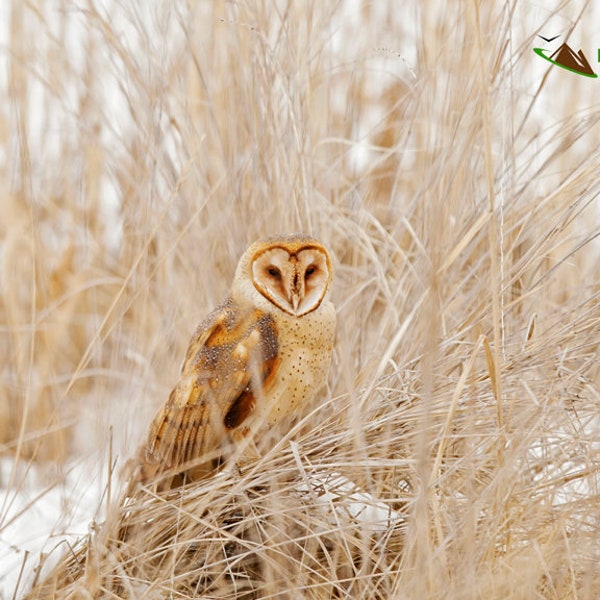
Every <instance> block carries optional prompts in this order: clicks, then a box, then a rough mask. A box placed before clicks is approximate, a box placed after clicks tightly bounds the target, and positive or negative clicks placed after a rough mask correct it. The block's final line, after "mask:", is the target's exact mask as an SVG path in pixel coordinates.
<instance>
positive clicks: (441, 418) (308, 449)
mask: <svg viewBox="0 0 600 600" xmlns="http://www.w3.org/2000/svg"><path fill="white" fill-rule="evenodd" d="M6 4H7V5H8V7H9V9H10V10H9V11H8V12H7V15H6V17H7V20H6V23H7V31H8V35H9V38H8V40H7V44H6V48H5V49H3V56H4V58H5V60H6V65H7V75H6V79H5V80H4V81H2V87H1V93H2V97H3V102H2V106H3V108H2V110H1V113H0V136H1V142H2V148H3V151H2V153H1V156H0V182H1V185H2V188H1V189H0V203H1V215H2V216H1V219H0V231H1V241H0V244H1V245H0V257H1V260H2V263H1V267H0V278H1V279H0V290H1V295H0V356H1V365H2V369H1V378H0V444H1V445H0V451H1V453H2V457H4V458H8V459H10V462H11V464H13V465H14V468H13V470H12V473H11V475H10V476H9V477H8V479H7V480H5V481H0V485H2V486H3V490H2V494H3V496H4V498H5V500H4V502H0V537H1V536H2V530H3V528H4V527H7V526H8V524H9V522H12V521H11V520H10V519H9V518H8V517H7V515H9V513H10V511H9V508H10V506H11V503H12V500H13V499H14V498H15V497H16V495H18V494H19V493H20V490H21V489H23V486H25V485H26V483H27V481H28V477H31V473H32V472H34V471H36V472H42V473H44V474H45V475H44V477H45V482H46V483H45V484H46V485H47V486H48V487H53V486H60V485H61V477H63V476H64V474H65V473H67V472H68V471H69V469H70V468H71V465H72V464H74V463H76V462H77V461H78V460H81V457H87V460H88V461H92V462H93V460H96V461H97V462H98V463H99V464H100V466H101V467H102V477H103V478H104V483H105V485H106V492H105V494H104V495H103V496H102V497H100V496H99V497H98V498H97V503H96V505H95V506H90V508H89V513H90V522H92V520H93V519H94V516H95V515H96V514H98V513H97V511H98V510H100V513H99V514H100V517H98V519H97V521H96V522H95V523H92V524H91V527H90V534H89V535H88V536H84V537H82V538H81V540H80V542H79V543H78V544H76V545H75V547H72V548H69V549H68V550H66V549H65V547H64V545H60V544H59V543H58V542H59V540H60V538H61V533H62V532H61V531H57V530H56V529H55V530H54V531H53V533H52V540H53V541H52V543H51V544H50V546H46V548H45V554H43V555H41V556H32V555H30V556H28V557H27V556H26V557H25V558H27V560H25V565H24V568H23V572H22V576H21V578H20V581H19V582H18V589H17V590H15V595H16V597H19V596H21V595H22V594H24V593H25V592H27V591H28V590H31V589H32V586H33V591H32V592H31V594H30V596H29V597H30V598H40V599H41V598H44V599H46V598H54V597H57V598H61V597H69V598H117V597H119V598H189V597H199V596H201V597H205V598H267V597H268V598H271V597H289V598H300V597H302V598H315V599H317V598H318V599H321V598H364V599H366V598H382V599H387V598H411V599H412V598H415V599H416V598H451V599H457V600H458V599H461V600H462V599H464V598H495V599H512V598H515V599H516V598H522V599H529V598H544V599H546V598H547V599H565V598H573V599H575V598H576V599H579V600H581V599H593V598H598V597H599V596H600V576H599V571H600V569H599V567H598V564H599V562H598V561H599V560H600V556H599V555H600V536H599V535H598V533H599V532H598V527H599V523H598V519H599V518H600V504H599V502H598V494H599V490H598V486H599V469H600V443H599V442H598V438H599V434H600V432H599V429H600V419H599V415H600V379H599V375H600V373H599V364H600V363H599V360H598V351H599V348H598V341H599V340H600V308H599V306H598V294H599V290H600V287H599V284H600V272H599V271H598V268H597V262H598V251H597V246H596V245H595V243H594V242H593V238H594V236H595V235H597V233H598V232H599V231H600V229H599V227H598V226H599V224H600V220H599V218H598V210H597V206H596V205H597V202H598V193H599V192H600V179H599V178H598V164H599V161H600V153H599V149H598V143H599V142H600V131H599V127H598V118H599V113H598V111H597V110H594V109H593V107H592V105H591V101H590V100H587V99H589V98H594V97H595V98H597V97H598V94H599V93H600V84H599V83H598V81H599V80H594V79H585V78H583V77H578V76H577V75H575V74H573V73H569V72H568V71H564V70H560V69H558V68H556V67H552V66H551V65H550V63H546V64H544V61H542V60H541V59H540V58H539V57H536V56H535V55H534V54H533V53H532V51H531V48H532V47H533V46H534V45H543V43H542V42H541V41H540V40H539V39H538V40H537V41H538V42H539V44H537V43H536V42H535V41H534V40H535V34H536V33H537V32H538V31H539V32H541V33H543V34H546V35H547V36H550V35H551V34H553V33H558V32H555V31H549V30H547V29H544V27H545V26H546V21H545V20H546V19H555V20H556V19H559V18H560V19H563V20H564V23H566V25H565V26H564V27H563V31H562V33H563V34H564V33H566V31H567V30H569V29H570V30H572V33H571V37H570V38H569V42H570V43H572V45H573V48H574V49H575V50H577V49H578V48H579V47H582V48H583V49H584V51H585V52H586V54H587V55H588V58H592V57H593V54H594V52H595V46H594V44H595V45H598V44H600V39H593V38H592V37H590V36H591V34H595V35H597V31H591V30H588V29H589V28H591V27H592V25H591V24H590V23H591V22H592V21H593V20H592V19H590V18H588V16H587V14H586V13H585V11H584V12H583V13H581V14H578V13H570V12H569V11H572V10H573V7H571V6H570V5H571V4H574V3H563V4H566V5H563V6H561V7H560V9H557V12H556V13H555V14H551V13H549V12H545V10H544V9H537V12H535V11H534V9H533V8H531V6H530V5H529V4H527V7H529V8H527V7H526V6H521V4H524V3H519V6H515V5H516V4H517V3H509V4H506V3H504V2H499V1H497V2H476V1H464V2H463V1H461V2H456V3H454V2H434V0H428V1H425V2H416V1H415V2H414V3H410V2H406V3H396V2H384V1H382V2H379V1H377V2H360V3H359V2H353V1H352V0H347V1H341V2H310V1H309V0H302V1H298V2H296V1H293V2H292V1H289V2H288V1H286V0H284V1H275V0H264V1H260V0H255V1H254V0H248V1H242V2H225V1H222V2H220V1H217V2H213V1H212V0H210V1H209V0H206V1H201V2H183V1H179V0H171V1H166V2H154V3H146V2H144V1H143V0H132V1H130V2H106V3H104V4H103V5H102V4H101V3H100V2H95V1H93V0H89V1H85V0H83V1H82V2H76V1H74V0H73V1H71V0H55V1H50V0H48V1H44V0H40V1H39V2H32V3H25V2H21V1H20V0H14V1H12V2H9V3H6ZM400 6H401V7H400ZM588 8H589V7H588ZM7 10H8V8H7ZM528 10H529V11H530V12H527V11H528ZM589 10H591V8H589ZM569 19H570V21H569ZM586 36H587V37H586ZM563 41H564V39H563ZM592 65H593V66H597V65H595V63H592ZM297 230H302V231H305V232H308V233H312V234H313V235H315V236H316V237H318V238H319V239H321V240H322V241H323V242H324V243H325V244H326V245H327V246H328V247H329V248H330V249H331V251H332V254H333V256H334V261H335V282H334V291H333V300H334V302H335V303H336V306H337V308H338V323H339V326H338V331H337V339H336V347H335V351H334V359H333V364H332V369H331V373H330V380H329V386H328V389H327V390H324V391H323V395H322V402H321V403H320V405H319V407H318V409H317V410H315V411H314V412H313V413H312V414H310V415H309V416H308V417H307V418H306V419H305V420H304V422H303V423H301V424H300V425H299V426H297V427H296V428H295V429H294V430H293V431H291V432H289V434H288V435H286V436H285V437H284V438H283V439H282V440H281V442H280V443H279V444H278V445H277V446H276V447H275V449H274V450H273V451H272V452H270V453H269V454H267V455H265V456H263V457H262V458H261V459H260V460H259V462H258V463H257V464H255V465H253V466H252V467H251V468H248V469H247V470H245V471H244V472H243V473H240V472H239V471H238V470H235V469H234V470H232V471H229V472H228V471H225V472H223V473H222V474H220V475H219V476H218V477H216V478H215V479H210V480H207V481H205V482H203V483H201V484H198V485H192V486H190V487H187V488H185V489H184V490H182V491H178V492H176V493H172V494H171V495H162V496H160V495H159V496H152V495H148V497H145V498H139V499H137V500H136V501H135V502H130V503H128V504H126V505H122V504H120V503H119V494H120V491H119V490H122V488H123V485H124V480H125V478H126V474H125V472H124V471H123V465H124V463H125V461H126V459H127V458H128V457H129V456H131V455H132V454H133V453H134V451H135V448H136V447H137V445H138V443H139V441H140V440H141V438H142V436H143V434H144V432H145V430H146V428H147V427H148V424H149V420H150V418H151V416H152V414H153V412H154V411H155V410H156V409H157V407H158V406H159V405H160V404H161V403H162V402H163V401H164V400H165V399H166V397H167V395H168V393H169V389H170V387H171V386H172V385H173V384H174V382H175V380H176V377H177V369H178V367H179V364H180V361H181V360H182V358H183V355H184V352H185V348H186V345H187V342H188V339H189V336H190V335H191V333H192V331H193V329H194V327H195V325H196V323H197V322H198V321H199V320H200V318H202V317H203V316H204V315H205V314H206V313H207V312H208V311H209V310H210V309H211V308H213V307H214V306H215V305H216V304H217V303H218V302H219V301H220V300H221V299H222V298H223V296H224V294H225V293H226V291H227V289H228V287H229V283H230V281H231V278H232V275H233V269H234V267H235V265H236V262H237V259H238V257H239V255H240V253H241V252H242V251H243V249H244V248H245V247H246V246H247V244H248V243H250V242H252V241H253V240H255V239H256V238H258V237H261V236H264V235H267V234H272V233H276V232H288V231H297ZM94 453H95V454H94ZM340 476H341V477H343V478H345V479H344V481H346V484H345V485H342V486H340V487H339V488H336V487H335V485H334V486H333V488H332V487H331V485H329V484H327V478H330V479H331V478H336V477H338V480H339V478H340ZM350 482H351V483H350ZM352 485H353V486H355V491H356V492H357V493H359V494H360V498H361V502H363V503H364V504H365V505H368V504H373V505H376V506H377V507H379V511H380V513H381V510H382V507H384V508H389V515H388V519H387V522H385V523H384V522H383V521H382V520H381V519H380V521H379V522H378V523H377V524H375V525H373V524H372V523H367V522H366V521H365V519H364V518H363V517H361V516H360V515H357V514H356V512H352V511H349V510H348V498H345V495H347V492H344V490H347V489H348V487H349V486H352ZM325 488H327V489H325ZM33 501H34V499H32V503H33ZM384 512H385V511H384ZM18 518H19V519H25V520H26V519H27V511H25V512H24V513H23V514H21V515H20V516H18ZM48 519H49V520H50V521H51V520H52V515H49V516H48ZM12 543H14V544H15V545H16V546H18V545H19V541H18V540H12ZM50 548H51V549H52V552H50ZM65 550H66V551H65ZM48 553H50V555H51V556H50V559H48V557H47V555H48ZM63 553H64V557H63V558H60V555H62V554H63ZM37 563H40V565H38V567H36V564H37ZM11 595H12V594H11Z"/></svg>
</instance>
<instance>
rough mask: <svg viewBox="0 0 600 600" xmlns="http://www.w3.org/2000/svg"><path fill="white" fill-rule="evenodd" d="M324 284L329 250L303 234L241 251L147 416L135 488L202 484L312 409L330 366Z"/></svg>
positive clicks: (331, 323)
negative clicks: (163, 396)
mask: <svg viewBox="0 0 600 600" xmlns="http://www.w3.org/2000/svg"><path fill="white" fill-rule="evenodd" d="M331 278H332V268H331V260H330V258H329V254H328V252H327V250H326V249H325V248H324V246H322V245H321V244H320V243H319V242H317V241H316V240H314V239H313V238H310V237H308V236H305V235H302V234H296V235H290V236H281V237H274V238H269V239H267V240H263V241H258V242H255V243H254V244H252V245H251V246H250V247H249V248H248V249H247V250H246V252H245V253H244V255H243V256H242V258H241V259H240V262H239V264H238V267H237V270H236V273H235V277H234V280H233V284H232V287H231V291H230V295H229V297H228V298H227V300H225V302H224V303H223V304H222V305H221V306H219V307H218V308H216V309H215V310H214V311H213V312H212V313H211V314H210V315H209V316H208V317H207V318H206V319H205V320H204V321H203V322H202V323H201V324H200V326H199V327H198V329H197V331H196V333H195V334H194V336H193V338H192V341H191V342H190V345H189V348H188V350H187V353H186V356H185V360H184V363H183V366H182V369H181V376H180V378H179V381H178V382H177V384H176V386H175V388H174V389H173V391H172V392H171V395H170V397H169V400H168V401H167V402H166V403H165V404H164V406H163V407H162V408H161V409H160V410H159V412H158V414H157V415H156V416H155V417H154V420H153V422H152V425H151V428H150V433H149V435H148V439H147V442H146V444H145V446H144V447H143V448H142V451H141V453H140V463H141V465H140V467H141V479H142V480H143V481H149V480H157V479H160V478H161V477H165V479H164V481H166V482H168V483H167V485H171V486H172V485H174V484H173V476H178V477H180V476H181V474H183V473H184V474H185V475H186V476H187V477H188V478H191V479H193V478H197V477H201V476H204V475H206V474H207V473H210V472H211V471H212V470H214V468H215V467H216V465H217V464H218V463H219V462H222V461H223V460H224V459H226V458H227V456H228V455H229V454H230V453H231V452H232V451H234V450H235V449H236V448H237V447H238V445H239V444H240V443H242V442H243V443H246V444H248V443H250V444H252V443H253V442H254V441H255V438H258V437H260V434H261V433H264V432H266V431H269V430H270V429H271V428H273V427H274V426H276V425H277V424H278V423H280V422H282V421H284V420H286V419H290V418H293V417H296V416H300V415H302V414H304V413H305V412H306V411H307V410H309V409H310V407H311V404H312V402H313V400H314V399H315V397H316V394H317V392H318V391H319V390H320V388H321V387H322V386H323V384H324V383H325V380H326V378H327V372H328V370H329V364H330V361H331V351H332V347H333V338H334V333H335V309H334V307H333V304H332V303H331V302H330V301H329V299H328V296H329V286H330V284H331ZM256 441H259V440H256Z"/></svg>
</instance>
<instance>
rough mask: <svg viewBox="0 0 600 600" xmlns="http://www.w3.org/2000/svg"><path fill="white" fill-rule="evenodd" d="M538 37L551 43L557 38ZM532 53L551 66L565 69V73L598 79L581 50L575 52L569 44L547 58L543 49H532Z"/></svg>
mask: <svg viewBox="0 0 600 600" xmlns="http://www.w3.org/2000/svg"><path fill="white" fill-rule="evenodd" d="M539 37H541V38H542V39H543V40H546V41H551V40H554V39H556V38H557V37H558V36H554V37H553V38H545V37H543V36H541V35H540V36H539ZM533 51H534V52H535V53H536V54H537V55H538V56H541V57H542V58H543V59H545V60H547V61H549V62H551V63H552V64H553V65H556V66H557V67H561V68H563V69H567V71H571V72H573V73H577V75H583V76H584V77H592V78H596V77H598V75H596V73H594V70H593V69H592V67H591V66H590V63H589V62H588V59H587V58H586V57H585V54H584V53H583V50H581V49H580V50H579V52H575V51H574V50H573V49H572V48H571V46H569V44H566V43H565V44H562V45H561V46H560V47H559V48H558V49H557V50H555V51H554V52H553V53H552V54H550V55H549V56H548V55H547V54H546V52H547V50H544V49H543V48H534V49H533Z"/></svg>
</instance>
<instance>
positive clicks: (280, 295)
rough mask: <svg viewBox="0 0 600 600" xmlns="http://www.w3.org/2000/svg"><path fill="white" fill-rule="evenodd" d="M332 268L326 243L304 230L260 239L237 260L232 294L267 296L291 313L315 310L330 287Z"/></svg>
mask: <svg viewBox="0 0 600 600" xmlns="http://www.w3.org/2000/svg"><path fill="white" fill-rule="evenodd" d="M331 277H332V268H331V258H330V257H329V253H328V252H327V250H326V249H325V247H324V246H323V245H322V244H320V243H319V242H318V241H317V240H315V239H314V238H311V237H309V236H306V235H304V234H301V233H298V234H291V235H285V236H276V237H271V238H267V239H265V240H259V241H257V242H255V243H254V244H252V245H251V246H250V247H249V248H248V249H247V250H246V252H244V254H243V256H242V258H241V259H240V262H239V264H238V267H237V270H236V273H235V279H234V282H233V287H232V295H233V296H234V297H237V298H238V299H241V298H244V299H246V300H251V299H253V298H254V299H256V298H257V296H256V294H257V293H258V298H260V299H266V300H267V301H268V302H269V303H270V304H272V305H275V306H276V307H277V308H278V309H280V310H282V311H283V312H285V313H287V314H288V315H291V316H294V317H302V316H304V315H306V314H308V313H311V312H313V311H314V310H316V309H317V308H318V307H319V306H320V305H321V303H322V302H323V300H324V299H325V297H326V296H327V293H328V291H329V285H330V283H331Z"/></svg>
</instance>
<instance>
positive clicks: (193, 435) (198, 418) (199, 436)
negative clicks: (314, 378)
mask: <svg viewBox="0 0 600 600" xmlns="http://www.w3.org/2000/svg"><path fill="white" fill-rule="evenodd" d="M277 355H278V342H277V330H276V327H275V322H274V320H273V318H272V317H271V316H270V315H268V314H267V313H264V312H262V311H260V310H257V309H251V310H246V311H243V310H239V309H235V308H234V307H233V304H232V303H231V302H226V303H225V304H223V305H222V306H220V307H219V308H217V309H216V310H215V311H213V313H211V314H210V315H209V317H208V318H207V319H206V320H205V321H204V322H203V323H202V324H201V325H200V327H199V328H198V330H197V331H196V333H195V334H194V337H193V338H192V341H191V343H190V346H189V348H188V351H187V354H186V357H185V360H184V363H183V367H182V370H181V377H180V379H179V381H178V382H177V385H176V386H175V388H174V389H173V391H172V392H171V395H170V396H169V400H168V401H167V402H166V403H165V405H164V406H163V407H162V408H161V409H160V411H159V412H158V414H157V415H156V416H155V417H154V420H153V422H152V426H151V428H150V434H149V437H148V441H147V444H146V460H147V461H148V462H150V463H154V464H156V465H160V466H159V468H161V469H165V468H167V469H172V470H175V469H176V468H177V467H179V466H182V467H183V465H185V463H189V462H190V461H197V460H198V459H204V458H206V460H207V461H208V460H212V459H214V458H217V457H218V455H219V453H220V450H221V449H222V448H223V447H224V446H226V445H227V444H228V442H230V441H231V434H232V433H233V432H234V431H235V430H239V428H240V427H242V428H243V426H244V424H245V423H247V422H248V418H249V416H250V415H251V414H252V413H253V411H254V408H255V405H256V402H257V399H260V396H261V394H262V391H263V390H264V389H265V387H266V386H268V385H269V382H270V381H272V379H273V375H274V374H275V372H276V369H277V365H278V359H277Z"/></svg>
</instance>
